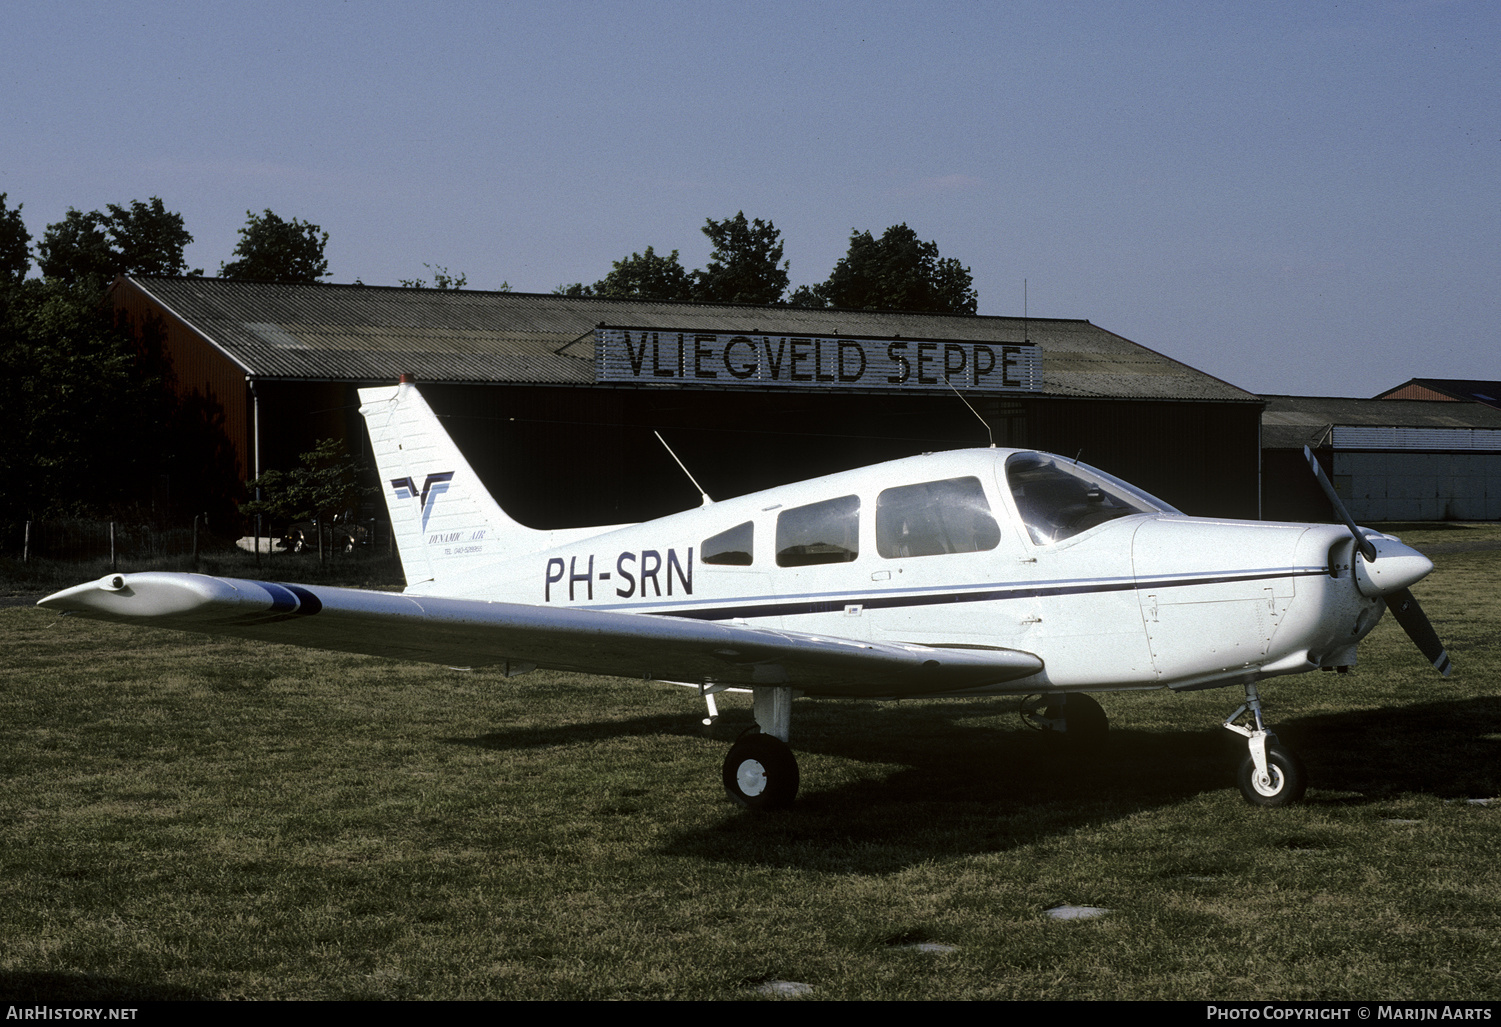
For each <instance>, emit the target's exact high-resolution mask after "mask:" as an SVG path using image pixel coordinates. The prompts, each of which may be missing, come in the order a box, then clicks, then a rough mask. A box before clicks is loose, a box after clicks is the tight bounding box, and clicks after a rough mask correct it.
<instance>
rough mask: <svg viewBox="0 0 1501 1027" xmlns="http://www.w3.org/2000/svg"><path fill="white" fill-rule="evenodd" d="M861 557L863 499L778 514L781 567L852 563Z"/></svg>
mask: <svg viewBox="0 0 1501 1027" xmlns="http://www.w3.org/2000/svg"><path fill="white" fill-rule="evenodd" d="M859 555H860V497H859V496H841V497H839V498H838V499H828V500H825V501H824V502H822V503H810V504H808V505H807V506H799V507H795V508H793V509H791V510H783V511H782V512H781V513H780V514H778V515H777V566H778V567H807V566H810V565H812V564H819V563H849V562H850V561H851V560H853V559H855V557H857V556H859Z"/></svg>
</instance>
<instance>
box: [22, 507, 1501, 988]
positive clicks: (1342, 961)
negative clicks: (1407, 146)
mask: <svg viewBox="0 0 1501 1027" xmlns="http://www.w3.org/2000/svg"><path fill="white" fill-rule="evenodd" d="M1431 536H1432V537H1431V538H1430V537H1429V531H1428V529H1424V530H1421V531H1412V532H1406V533H1404V537H1407V538H1409V539H1410V540H1412V541H1415V542H1417V543H1418V544H1420V545H1423V544H1426V543H1430V542H1431V543H1445V544H1448V543H1454V542H1465V543H1469V542H1478V543H1481V544H1487V545H1489V544H1494V543H1495V542H1496V541H1497V540H1498V539H1501V529H1497V528H1494V527H1490V528H1478V529H1475V530H1474V531H1472V532H1464V531H1457V530H1448V529H1432V530H1431ZM1433 548H1434V551H1435V552H1436V553H1437V554H1438V555H1436V556H1435V562H1436V563H1437V565H1438V567H1437V570H1436V572H1435V573H1434V574H1433V575H1432V576H1431V577H1430V578H1429V579H1428V580H1427V581H1425V582H1423V583H1422V584H1420V585H1419V586H1418V587H1417V589H1416V590H1415V591H1416V592H1417V594H1418V596H1419V598H1420V599H1421V600H1422V601H1423V603H1424V606H1425V608H1426V609H1427V610H1428V612H1429V615H1430V617H1431V618H1432V620H1433V622H1434V624H1435V626H1436V627H1437V628H1438V631H1439V633H1440V635H1441V636H1442V637H1443V638H1444V639H1445V641H1446V642H1447V643H1448V644H1449V648H1450V652H1451V653H1452V655H1453V657H1454V662H1455V667H1456V670H1455V674H1454V676H1453V678H1451V679H1449V680H1447V681H1446V680H1443V679H1441V678H1439V677H1438V676H1437V675H1436V674H1435V673H1434V672H1433V671H1432V669H1431V668H1429V667H1427V665H1426V664H1425V663H1424V661H1423V660H1422V658H1421V657H1420V656H1419V655H1418V653H1417V652H1416V650H1415V649H1414V648H1413V647H1412V645H1411V644H1410V643H1409V642H1408V640H1407V639H1406V637H1405V636H1404V635H1403V634H1402V633H1401V630H1400V629H1399V628H1398V627H1397V626H1396V625H1395V624H1394V623H1393V622H1392V620H1391V618H1389V617H1388V618H1386V619H1384V620H1383V622H1382V625H1381V627H1380V628H1379V629H1378V630H1377V632H1376V633H1375V635H1373V636H1372V638H1371V639H1370V640H1368V641H1367V642H1366V643H1365V644H1364V645H1363V646H1362V651H1361V663H1360V666H1359V667H1358V668H1357V670H1356V672H1355V673H1353V674H1351V675H1349V676H1336V675H1333V674H1318V675H1304V676H1301V677H1296V678H1282V679H1277V680H1275V681H1272V682H1269V683H1267V684H1266V685H1265V686H1264V687H1263V698H1264V700H1265V702H1266V704H1267V710H1268V715H1269V719H1270V720H1271V722H1272V723H1273V724H1274V725H1275V726H1276V727H1277V728H1278V730H1279V733H1280V734H1281V736H1282V739H1283V741H1284V742H1286V743H1288V744H1290V745H1291V746H1292V747H1293V748H1294V749H1295V750H1297V751H1298V752H1299V753H1300V754H1301V755H1302V757H1303V760H1304V762H1305V763H1306V764H1307V766H1308V770H1309V775H1310V790H1309V794H1308V800H1307V802H1306V803H1305V804H1303V805H1301V806H1298V807H1293V808H1289V809H1282V810H1266V809H1256V808H1252V807H1251V806H1249V805H1247V804H1246V803H1245V802H1244V801H1242V799H1241V797H1240V794H1239V792H1238V791H1237V790H1236V788H1235V785H1234V769H1235V766H1236V763H1237V761H1238V759H1239V756H1240V753H1241V752H1243V750H1244V743H1243V742H1240V743H1239V744H1237V742H1238V740H1237V739H1236V738H1235V737H1233V736H1231V735H1230V734H1229V733H1228V732H1226V731H1224V730H1223V729H1222V728H1220V727H1219V724H1220V722H1221V721H1222V720H1223V719H1224V718H1225V717H1226V716H1227V715H1228V714H1229V713H1230V712H1231V711H1232V710H1233V709H1234V708H1235V706H1236V705H1237V704H1238V703H1239V702H1240V700H1241V694H1240V692H1239V690H1236V689H1225V690H1217V691H1212V692H1200V693H1193V694H1188V695H1172V694H1167V693H1162V692H1153V693H1134V694H1116V695H1104V696H1101V697H1100V698H1101V702H1102V704H1103V705H1104V706H1105V708H1106V710H1107V711H1108V712H1109V714H1110V716H1111V719H1112V737H1113V741H1112V745H1111V747H1110V749H1109V751H1108V752H1107V753H1105V754H1104V755H1103V756H1102V757H1101V758H1100V759H1099V760H1097V761H1095V762H1092V763H1088V764H1084V763H1079V762H1074V761H1071V760H1069V759H1068V758H1067V757H1066V756H1064V755H1063V754H1062V753H1060V752H1058V751H1056V750H1055V749H1053V748H1052V747H1051V746H1050V745H1048V744H1046V743H1047V741H1048V739H1046V738H1044V737H1043V736H1041V735H1039V734H1037V733H1035V732H1032V731H1028V730H1026V729H1025V728H1023V727H1022V726H1021V724H1020V722H1019V720H1018V717H1017V706H1018V704H1017V702H1016V701H1015V700H971V701H964V702H959V701H922V702H902V703H890V704H879V703H839V702H832V701H813V700H800V701H799V702H798V703H797V705H796V707H795V712H794V717H793V744H794V747H795V748H796V749H797V750H798V752H799V757H800V762H801V767H802V775H803V790H802V796H801V798H800V799H799V802H798V804H797V806H796V808H795V809H793V810H791V811H788V812H784V813H777V814H773V815H769V816H754V815H750V814H747V813H745V812H743V811H741V810H739V809H738V808H736V807H733V806H732V805H731V804H730V803H729V802H728V800H727V799H726V798H725V796H724V793H723V790H722V788H721V787H720V784H719V765H720V761H721V760H722V759H723V757H724V754H725V751H726V749H727V747H728V744H729V742H730V740H732V739H733V738H734V736H735V735H736V734H738V733H739V731H740V730H742V729H743V728H744V727H745V726H747V725H749V723H750V722H751V720H750V713H749V700H748V697H734V698H727V699H726V701H725V702H724V703H723V704H722V709H723V711H724V713H723V716H722V717H721V719H720V721H719V723H718V724H716V725H715V726H714V727H713V728H704V727H702V726H701V725H700V723H699V718H700V717H702V716H703V707H702V705H701V703H700V702H699V700H698V698H697V696H696V694H695V693H694V692H692V691H691V690H688V689H682V688H677V687H674V686H669V685H662V684H642V683H640V682H626V681H617V680H609V679H601V678H583V677H575V676H569V675H561V674H547V673H542V672H538V673H535V674H531V675H527V676H524V677H521V678H516V679H511V680H506V679H503V678H501V677H500V676H499V675H497V674H493V673H489V672H485V671H474V672H466V671H455V670H449V669H445V668H441V667H429V666H421V665H414V664H401V663H393V662H389V661H384V660H379V659H367V658H359V657H350V656H344V655H337V654H326V653H319V652H312V651H305V650H297V649H291V648H285V647H277V646H267V645H256V644H251V643H242V642H236V641H221V640H217V639H211V638H206V637H201V636H193V635H186V634H180V633H176V632H165V631H148V630H138V629H131V628H126V627H118V626H112V625H100V624H91V623H88V622H83V621H78V620H75V619H67V618H58V617H57V616H55V615H53V614H50V613H46V612H43V611H40V610H36V609H34V608H10V609H3V610H0V644H3V646H4V651H5V653H6V664H5V669H4V671H3V672H0V682H3V683H0V739H3V746H0V765H3V768H4V784H5V788H4V793H3V797H0V899H3V901H0V995H3V996H5V997H7V998H9V999H13V1000H17V1001H38V1000H45V999H58V998H64V997H66V998H91V999H99V1000H103V999H107V998H117V999H137V1000H139V999H152V998H273V999H274V998H301V999H309V998H312V999H317V998H372V999H378V998H444V999H461V998H507V999H520V998H532V999H541V998H568V999H596V998H601V999H602V998H683V999H715V998H745V997H753V996H755V995H757V994H759V993H760V992H758V989H759V988H760V987H762V986H763V985H766V984H767V983H769V982H774V981H794V982H800V983H804V984H807V985H808V986H809V987H810V989H811V990H810V991H809V992H808V994H809V996H810V997H813V998H818V999H857V998H858V999H878V998H908V999H915V998H989V999H1007V998H1069V999H1080V998H1112V999H1113V998H1169V999H1172V998H1193V999H1319V998H1323V999H1339V998H1367V999H1370V998H1386V999H1413V998H1450V999H1492V1000H1494V999H1497V998H1501V978H1498V973H1497V971H1498V969H1501V868H1498V853H1501V800H1497V801H1496V802H1494V803H1492V804H1489V805H1486V804H1482V803H1478V802H1475V801H1474V800H1484V799H1493V798H1495V797H1497V796H1498V795H1501V698H1498V696H1501V674H1498V670H1497V639H1498V630H1501V601H1498V598H1497V589H1496V584H1495V583H1496V581H1497V580H1498V579H1501V551H1498V550H1495V549H1481V550H1479V551H1469V552H1465V551H1459V552H1444V551H1443V550H1444V549H1445V548H1447V546H1446V545H1437V544H1435V545H1434V547H1433ZM1060 903H1073V904H1080V905H1092V906H1100V907H1105V908H1107V909H1109V910H1110V913H1109V914H1108V915H1106V916H1103V917H1100V918H1097V919H1091V920H1077V921H1058V920H1054V919H1052V918H1050V917H1048V916H1047V915H1046V912H1045V911H1046V910H1047V909H1049V908H1050V907H1053V906H1056V905H1058V904H1060ZM924 942H931V943H936V944H937V945H941V946H947V947H948V948H947V949H946V950H940V951H925V950H923V949H921V948H919V947H918V945H919V943H924Z"/></svg>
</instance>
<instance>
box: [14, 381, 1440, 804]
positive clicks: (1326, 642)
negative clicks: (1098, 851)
mask: <svg viewBox="0 0 1501 1027" xmlns="http://www.w3.org/2000/svg"><path fill="white" fill-rule="evenodd" d="M360 398H361V401H362V403H363V405H362V407H361V409H360V412H361V414H363V415H364V417H365V420H366V424H367V426H368V428H369V432H370V439H371V443H372V446H373V450H374V454H375V458H376V461H377V464H378V468H379V472H380V477H381V480H382V484H383V486H384V489H385V496H386V503H387V505H388V507H389V509H390V513H391V521H392V525H393V530H394V531H395V533H396V537H397V540H398V545H399V548H400V553H401V561H402V567H403V569H404V571H405V573H406V578H407V582H408V585H407V588H406V590H405V592H403V593H400V594H396V593H382V592H367V591H361V590H356V589H347V588H332V587H324V586H311V585H290V584H275V583H271V582H263V581H247V580H241V579H234V578H215V577H208V576H204V575H197V574H176V573H162V572H146V573H138V574H111V575H108V576H106V577H104V578H103V579H101V580H99V581H96V582H90V583H87V584H83V585H78V586H76V587H74V588H70V589H67V590H65V591H62V592H58V593H57V594H55V595H52V596H49V597H47V598H46V599H43V600H42V601H41V603H40V604H39V605H41V606H44V607H47V608H49V609H54V610H61V611H63V612H65V613H71V614H77V615H80V616H85V617H94V618H101V619H105V620H114V621H125V622H129V623H140V624H149V625H157V626H162V627H171V628H179V629H184V630H189V631H201V632H208V633H214V634H224V635H234V636H238V637H241V638H251V639H264V640H267V641H274V642H285V643H292V644H297V645H306V646H312V647H315V648H322V649H333V650H341V651H345V652H357V653H368V654H373V655H377V656H391V657H398V658H403V659H412V660H425V661H430V662H435V663H441V664H448V665H464V666H474V667H479V666H488V667H494V668H497V669H499V670H500V671H501V672H502V673H503V674H505V675H506V676H508V677H509V676H511V675H515V674H521V673H524V672H525V671H528V670H531V669H533V668H536V667H546V668H551V669H556V670H567V671H581V672H584V673H590V674H606V675H615V676H621V677H635V678H643V679H649V680H650V679H658V680H665V681H671V682H677V683H683V684H689V685H692V686H694V687H697V688H698V689H699V690H700V691H701V693H702V694H703V695H704V697H705V698H706V700H707V702H708V706H709V712H710V715H711V718H712V716H713V715H714V714H715V713H716V709H715V705H714V695H715V693H717V692H720V691H724V690H726V689H745V690H749V691H751V692H752V693H753V697H754V698H753V708H754V714H755V721H756V725H757V727H756V728H752V729H751V730H750V731H748V732H747V733H746V734H744V735H742V736H741V738H740V739H739V741H737V742H736V743H735V744H734V745H733V746H732V747H731V749H730V751H729V755H728V756H727V758H726V759H725V762H724V768H723V780H724V786H725V789H726V790H727V791H728V792H729V794H730V796H731V798H733V799H734V800H735V801H736V802H738V803H740V804H741V805H744V806H747V807H750V808H752V809H761V808H774V807H781V806H785V805H787V804H788V803H790V802H791V801H792V799H793V797H794V796H795V795H796V793H797V789H798V768H797V761H796V759H795V757H794V756H793V754H792V750H791V749H790V748H789V746H788V744H787V743H788V739H789V729H790V724H791V712H792V700H793V699H794V698H795V697H798V696H803V695H812V696H836V697H846V698H864V699H890V698H901V697H925V698H926V697H939V696H942V697H964V696H994V695H1022V696H1030V697H1033V698H1032V699H1031V700H1030V701H1029V703H1028V704H1026V705H1025V706H1024V709H1025V710H1026V711H1027V715H1028V717H1029V718H1030V720H1031V721H1032V723H1033V724H1034V726H1038V727H1041V728H1043V729H1045V730H1050V731H1052V732H1056V733H1058V734H1059V735H1061V736H1062V737H1063V738H1064V739H1065V740H1067V741H1069V742H1070V743H1072V744H1075V745H1082V746H1085V747H1088V746H1098V745H1101V744H1103V742H1104V740H1105V736H1106V732H1107V723H1106V717H1105V714H1104V712H1103V711H1102V710H1101V708H1100V706H1099V704H1098V703H1097V702H1095V701H1094V700H1093V699H1092V698H1090V696H1089V695H1088V693H1090V692H1103V691H1117V690H1126V689H1152V688H1170V689H1174V690H1177V691H1183V690H1189V689H1203V688H1220V687H1229V686H1240V687H1241V688H1243V689H1244V690H1245V702H1244V703H1243V704H1242V705H1241V706H1240V708H1239V709H1237V710H1236V711H1235V712H1234V713H1232V714H1231V715H1230V717H1229V718H1228V719H1227V720H1226V721H1225V724H1224V726H1225V727H1227V728H1229V729H1230V730H1232V731H1235V732H1237V733H1239V734H1241V735H1243V736H1244V737H1245V738H1246V740H1247V755H1246V756H1245V758H1244V760H1243V762H1242V764H1241V767H1240V773H1239V783H1240V789H1241V792H1242V793H1243V794H1244V795H1245V797H1246V799H1248V800H1249V801H1250V802H1252V803H1256V804H1259V805H1266V806H1280V805H1285V804H1287V803H1290V802H1295V801H1297V799H1299V798H1300V797H1301V795H1302V794H1303V790H1304V788H1305V783H1306V782H1305V774H1304V771H1303V768H1302V766H1301V764H1300V762H1299V761H1298V759H1297V757H1296V756H1295V755H1294V754H1293V753H1292V752H1290V751H1289V750H1288V749H1286V748H1284V747H1283V746H1281V745H1280V744H1278V742H1277V740H1276V736H1275V735H1274V734H1273V733H1272V732H1271V731H1269V730H1268V729H1267V728H1266V726H1265V724H1264V722H1263V720H1262V710H1261V701H1260V698H1259V696H1258V693H1257V683H1258V682H1260V681H1262V680H1263V679H1265V678H1271V677H1277V676H1280V675H1285V674H1297V673H1301V672H1303V671H1311V670H1315V669H1325V670H1328V669H1335V670H1340V671H1343V670H1346V669H1348V668H1349V667H1350V666H1352V665H1353V664H1354V663H1355V658H1356V643H1358V642H1359V641H1360V640H1361V639H1362V638H1364V637H1365V636H1366V635H1367V634H1369V633H1370V631H1371V629H1372V628H1374V627H1375V626H1376V622H1377V621H1378V620H1380V619H1381V614H1382V612H1383V611H1384V610H1385V609H1386V608H1387V606H1388V605H1390V606H1391V607H1392V609H1393V613H1394V614H1395V616H1396V617H1397V619H1398V621H1399V622H1400V623H1401V624H1402V626H1403V627H1404V628H1405V629H1406V630H1407V633H1408V634H1409V635H1411V636H1412V638H1413V640H1414V641H1415V642H1416V643H1417V644H1418V647H1419V648H1420V649H1421V650H1422V651H1423V653H1424V655H1425V656H1427V657H1428V658H1429V660H1431V661H1432V662H1433V664H1434V666H1435V667H1436V668H1437V669H1438V670H1439V671H1440V672H1441V673H1443V674H1444V675H1446V676H1447V675H1448V673H1449V659H1448V656H1447V654H1446V653H1445V652H1444V647H1443V645H1442V644H1441V643H1440V642H1439V640H1438V637H1437V635H1436V634H1435V633H1434V631H1433V628H1432V627H1431V626H1430V625H1429V623H1428V620H1427V618H1426V617H1425V616H1424V615H1423V613H1422V611H1421V609H1420V608H1419V607H1418V604H1417V601H1416V600H1415V599H1414V598H1413V596H1412V593H1411V591H1410V586H1411V585H1412V584H1413V583H1415V582H1417V581H1418V580H1420V579H1421V578H1423V577H1424V576H1425V575H1427V574H1428V572H1429V571H1430V570H1432V568H1433V565H1432V563H1430V562H1429V561H1428V559H1427V558H1426V557H1424V556H1423V555H1422V554H1420V553H1418V552H1417V551H1416V550H1413V549H1411V548H1409V547H1408V546H1405V545H1403V544H1402V543H1401V542H1399V541H1398V540H1397V539H1395V538H1393V537H1391V536H1389V535H1382V534H1379V533H1377V532H1374V531H1371V530H1368V529H1361V528H1358V527H1356V526H1355V524H1354V522H1353V521H1351V520H1350V518H1349V515H1348V513H1346V512H1345V510H1344V508H1343V506H1342V505H1341V504H1340V503H1339V500H1338V497H1337V496H1335V494H1334V490H1333V488H1332V487H1330V485H1329V483H1328V480H1327V479H1326V478H1324V477H1323V473H1322V471H1320V470H1319V469H1318V465H1317V463H1316V462H1314V461H1313V458H1312V456H1311V455H1309V460H1310V463H1312V464H1313V467H1314V471H1315V473H1316V474H1317V475H1318V476H1319V478H1320V480H1321V482H1322V484H1323V486H1324V488H1325V491H1326V492H1327V493H1328V494H1329V497H1330V499H1331V501H1332V502H1333V503H1334V505H1335V507H1336V509H1337V510H1338V511H1339V512H1340V514H1341V515H1342V517H1343V519H1344V520H1345V522H1346V526H1343V527H1342V526H1339V525H1331V524H1275V523H1267V522H1260V521H1232V520H1222V519H1215V518H1204V517H1188V516H1185V515H1184V514H1182V513H1180V512H1179V511H1177V510H1175V509H1173V508H1172V507H1171V506H1169V505H1168V504H1166V503H1164V502H1162V501H1161V500H1159V499H1155V498H1153V497H1152V496H1150V495H1148V494H1146V493H1145V492H1142V491H1141V490H1140V489H1137V488H1134V487H1133V486H1131V485H1128V484H1126V483H1125V482H1123V481H1120V480H1118V479H1116V478H1113V477H1111V476H1110V475H1108V474H1106V473H1104V472H1102V471H1099V470H1096V469H1095V468H1092V467H1089V466H1087V465H1085V464H1081V463H1078V462H1076V461H1071V460H1068V459H1065V458H1063V457H1059V456H1054V455H1052V454H1048V453H1041V452H1034V451H1028V450H1015V449H996V448H991V449H974V450H960V451H955V452H946V453H930V454H925V455H923V456H916V457H909V458H907V459H903V460H894V461H891V462H889V463H884V464H878V465H876V466H872V467H866V468H862V469H859V470H853V471H846V472H843V473H839V474H832V475H828V476H826V477H822V478H816V479H814V480H811V481H805V482H800V483H797V484H792V485H784V486H781V487H778V488H773V489H768V490H766V491H764V492H757V493H753V494H751V495H745V496H739V497H737V498H734V499H727V500H724V501H721V502H712V501H710V500H709V499H708V497H707V496H706V497H705V499H704V503H703V505H702V506H701V507H699V508H697V509H693V510H687V511H684V512H682V513H677V514H672V515H670V516H667V517H662V518H660V519H657V520H653V521H647V522H644V523H641V524H631V525H616V526H611V527H600V528H584V529H571V530H564V531H537V530H533V529H530V528H527V527H524V526H523V525H520V524H518V523H517V522H515V521H514V520H512V519H511V518H510V517H508V516H507V515H506V514H505V513H504V511H502V510H501V508H500V507H499V506H498V505H497V504H496V502H495V501H494V499H492V498H491V496H490V495H489V493H488V492H486V490H485V489H484V487H483V486H482V485H481V483H480V481H479V479H478V478H477V477H476V476H475V474H474V472H473V470H471V469H470V466H469V463H468V462H467V461H466V460H465V459H464V457H463V455H462V454H461V453H460V452H459V450H458V448H457V447H456V446H455V445H454V443H453V441H452V440H451V439H450V438H449V436H448V433H447V432H446V431H444V430H443V428H442V426H441V425H440V424H439V421H438V419H437V417H436V416H435V415H434V414H433V412H432V410H431V409H430V408H429V407H428V405H427V403H426V401H424V400H423V398H422V396H421V394H420V393H419V392H418V390H417V388H416V387H415V386H414V385H412V384H411V383H410V382H409V381H406V380H405V379H404V380H403V383H402V384H400V385H398V386H396V387H394V388H377V389H362V390H361V391H360ZM1243 718H1244V722H1243V723H1242V722H1241V721H1242V719H1243Z"/></svg>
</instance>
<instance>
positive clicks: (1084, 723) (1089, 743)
mask: <svg viewBox="0 0 1501 1027" xmlns="http://www.w3.org/2000/svg"><path fill="white" fill-rule="evenodd" d="M1042 715H1043V716H1044V717H1045V718H1047V719H1048V720H1061V721H1063V729H1062V731H1058V729H1057V728H1054V729H1053V730H1054V731H1055V732H1057V733H1058V735H1059V737H1060V738H1061V739H1062V741H1063V743H1064V744H1065V745H1067V746H1068V747H1069V748H1070V749H1073V750H1076V751H1078V752H1098V751H1100V750H1102V749H1104V748H1105V745H1106V743H1108V742H1109V740H1110V718H1109V717H1107V716H1105V711H1104V710H1103V709H1101V708H1100V704H1099V703H1097V702H1095V701H1094V699H1093V698H1091V697H1090V696H1088V695H1086V694H1085V693H1083V692H1070V693H1068V694H1067V695H1063V696H1059V697H1057V698H1056V699H1050V700H1049V701H1048V707H1047V709H1045V710H1043V711H1042Z"/></svg>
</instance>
